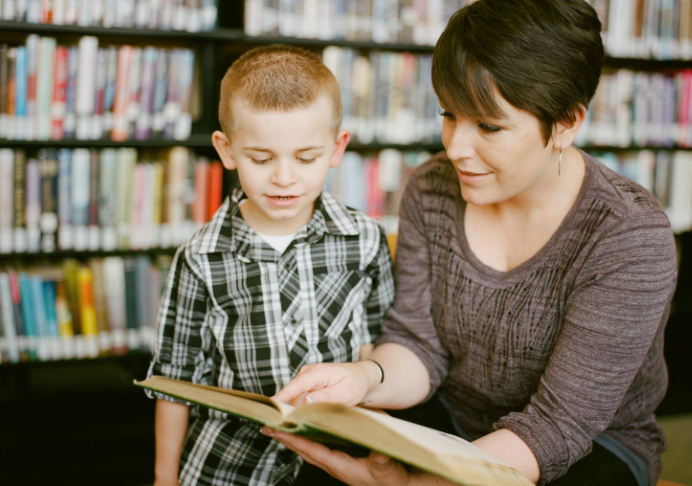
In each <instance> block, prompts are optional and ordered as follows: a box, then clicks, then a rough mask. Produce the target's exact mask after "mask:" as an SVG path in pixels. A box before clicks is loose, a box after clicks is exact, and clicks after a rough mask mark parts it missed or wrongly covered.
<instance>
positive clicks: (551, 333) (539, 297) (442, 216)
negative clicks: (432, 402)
mask: <svg viewBox="0 0 692 486" xmlns="http://www.w3.org/2000/svg"><path fill="white" fill-rule="evenodd" d="M582 155H583V156H584V159H585V161H586V175H585V177H584V182H583V184H582V188H581V190H580V193H579V195H578V197H577V200H576V202H575V204H574V206H573V207H572V209H571V210H570V212H569V213H568V215H567V216H566V217H565V219H564V221H563V222H562V224H561V226H560V227H559V228H558V230H557V232H556V233H555V234H554V235H553V236H552V238H551V239H550V241H549V242H548V243H547V244H546V245H545V246H544V247H543V248H542V249H541V250H540V251H539V252H538V253H537V254H536V255H535V256H533V257H532V258H531V259H529V260H528V261H526V262H524V263H523V264H522V265H520V266H519V267H517V268H514V269H512V270H510V271H508V272H500V271H497V270H494V269H491V268H489V267H487V266H486V265H484V264H483V263H481V262H480V261H479V260H478V259H477V258H476V257H475V256H474V255H473V253H472V252H471V251H470V249H469V246H468V243H467V240H466V237H465V234H464V207H465V203H464V201H463V199H462V198H461V192H460V188H459V179H458V178H457V176H456V174H455V172H454V170H453V167H452V165H451V163H450V162H449V160H448V159H447V158H446V156H445V155H444V153H441V154H438V155H437V156H435V157H433V158H432V159H431V160H430V161H428V162H427V163H425V164H424V165H422V166H421V167H419V168H418V169H417V170H416V171H415V173H414V175H413V176H412V177H411V180H410V182H409V184H408V186H407V188H406V191H405V194H404V197H403V201H402V206H401V214H400V216H401V219H400V226H399V242H398V249H397V296H396V301H395V303H394V306H393V307H392V308H391V309H390V311H389V313H388V314H387V317H386V319H385V322H384V325H383V335H382V337H381V338H380V340H379V343H384V342H395V343H399V344H402V345H404V346H406V347H408V348H410V349H411V350H412V351H413V352H415V353H416V354H417V355H418V356H419V357H420V359H421V360H422V361H423V363H425V365H426V366H427V368H428V371H429V373H430V380H431V384H432V392H435V391H438V389H439V392H440V393H441V394H442V395H443V396H444V397H445V398H446V399H447V401H448V403H450V404H451V405H452V407H453V408H454V411H455V418H456V420H457V421H458V422H459V424H460V425H461V427H462V428H463V429H464V430H465V431H467V432H469V433H470V434H473V435H476V436H481V435H484V434H487V433H489V432H490V431H492V430H493V429H496V428H501V427H504V428H508V429H510V430H512V431H513V432H515V433H516V434H517V435H519V437H521V438H522V439H523V440H524V441H525V442H526V443H527V444H528V445H529V447H530V448H531V449H532V451H533V452H534V454H535V455H536V458H537V459H538V463H539V466H540V469H541V481H540V482H539V484H544V483H546V482H549V481H551V480H553V479H556V478H557V477H559V476H562V475H563V474H565V472H566V471H567V469H568V468H569V467H570V466H571V465H572V464H574V463H575V462H576V461H577V460H579V459H580V458H582V457H584V456H585V455H586V454H588V453H589V452H590V450H591V445H592V442H591V441H592V440H593V438H594V437H595V436H596V435H598V434H599V433H601V432H604V431H605V432H606V433H607V434H609V435H611V436H613V437H614V438H616V439H617V440H619V441H620V442H621V443H622V444H624V445H625V446H626V447H628V448H630V449H631V450H632V451H633V452H635V453H636V454H638V455H639V456H641V457H642V458H643V459H644V460H646V461H647V463H648V464H649V473H650V480H651V484H652V485H653V484H655V482H656V479H657V477H658V475H659V473H660V470H661V463H660V454H661V452H662V451H663V450H664V448H665V440H664V437H663V434H662V432H661V429H660V428H659V426H658V424H657V423H656V421H655V418H654V415H653V412H654V410H655V408H656V406H657V405H658V403H659V402H660V401H661V399H662V397H663V395H664V393H665V390H666V386H667V373H666V368H665V363H664V360H663V328H664V326H665V323H666V320H667V318H668V312H669V306H670V300H671V298H672V295H673V291H674V288H675V280H676V272H677V270H676V256H675V243H674V239H673V234H672V232H671V230H670V225H669V223H668V219H667V218H666V216H665V214H664V213H663V211H662V210H661V208H660V206H659V204H658V203H657V201H656V200H655V198H654V197H653V196H652V195H651V194H650V193H648V192H647V191H645V190H644V189H642V188H641V187H640V186H638V185H637V184H635V183H633V182H631V181H630V180H629V179H626V178H625V177H623V176H621V175H619V174H617V173H615V172H613V171H611V170H609V169H607V168H605V167H604V166H603V165H602V164H600V163H599V162H597V161H596V160H595V159H593V158H591V157H590V156H588V155H586V154H584V153H582Z"/></svg>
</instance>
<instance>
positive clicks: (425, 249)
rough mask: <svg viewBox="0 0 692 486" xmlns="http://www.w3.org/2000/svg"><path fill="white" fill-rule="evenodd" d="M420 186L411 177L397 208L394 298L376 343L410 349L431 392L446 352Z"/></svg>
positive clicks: (445, 365)
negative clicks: (434, 308) (439, 328)
mask: <svg viewBox="0 0 692 486" xmlns="http://www.w3.org/2000/svg"><path fill="white" fill-rule="evenodd" d="M420 192H421V191H420V187H419V186H418V183H417V179H416V178H415V177H412V178H411V179H410V180H409V182H408V184H407V186H406V189H405V191H404V194H403V197H402V202H401V207H400V210H399V235H398V240H397V250H396V261H397V262H398V263H397V264H396V265H395V277H396V279H395V281H396V297H395V300H394V305H393V306H392V307H391V308H390V309H389V312H388V313H387V315H386V316H385V320H384V322H383V324H382V336H381V337H380V339H379V340H378V343H377V344H384V343H397V344H400V345H402V346H404V347H406V348H408V349H410V350H411V351H413V352H414V353H415V354H416V355H417V356H418V357H419V358H420V360H421V361H422V362H423V364H424V365H425V366H426V368H427V369H428V373H429V375H430V394H429V395H428V397H426V400H427V399H428V398H430V396H432V394H433V393H435V391H436V390H437V388H438V387H439V386H440V384H441V383H442V381H444V379H445V377H446V376H447V371H448V359H449V357H448V355H447V352H446V351H445V350H444V348H443V347H442V345H441V343H440V339H439V337H438V334H437V331H436V329H435V324H434V322H433V314H432V309H431V305H432V293H431V287H432V264H431V258H430V247H429V241H428V236H429V235H430V232H431V229H430V228H428V227H426V223H425V219H426V218H425V213H424V209H423V207H422V204H421V194H420Z"/></svg>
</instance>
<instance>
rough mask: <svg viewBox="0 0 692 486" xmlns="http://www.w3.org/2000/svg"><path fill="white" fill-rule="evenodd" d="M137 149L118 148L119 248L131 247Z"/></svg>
mask: <svg viewBox="0 0 692 486" xmlns="http://www.w3.org/2000/svg"><path fill="white" fill-rule="evenodd" d="M136 160H137V151H136V150H135V149H131V148H121V149H118V156H117V166H118V169H117V176H116V182H115V185H116V197H117V200H116V207H115V221H116V231H117V235H118V236H117V240H118V241H117V246H118V248H119V249H129V247H130V234H131V231H130V217H131V214H132V194H133V189H132V178H133V172H134V166H135V162H136Z"/></svg>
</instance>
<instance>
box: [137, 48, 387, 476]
mask: <svg viewBox="0 0 692 486" xmlns="http://www.w3.org/2000/svg"><path fill="white" fill-rule="evenodd" d="M219 121H220V122H221V127H222V129H223V132H220V131H217V132H214V134H213V135H212V140H213V143H214V147H215V148H216V150H217V152H218V153H219V156H220V157H221V160H222V161H223V164H224V166H225V167H226V168H227V169H229V170H232V169H236V170H237V172H238V178H239V179H240V185H241V187H242V190H241V189H236V190H235V191H234V192H233V194H232V195H231V196H230V197H229V198H227V199H226V201H225V202H224V204H223V205H222V206H221V208H220V209H219V210H218V211H217V213H216V214H215V215H214V217H213V218H212V220H211V221H210V222H209V223H208V224H207V225H206V226H205V227H204V228H202V229H201V230H200V231H199V232H197V233H196V234H195V235H194V236H193V237H192V238H191V239H190V240H189V241H187V242H186V243H185V244H183V245H182V246H181V247H180V248H179V250H178V252H177V254H176V256H175V259H174V261H173V265H172V267H171V271H170V276H169V278H168V282H167V288H166V291H165V293H164V297H163V302H162V305H161V310H160V312H159V318H158V330H157V340H156V344H155V349H154V358H153V361H152V364H151V368H150V370H149V375H163V376H168V377H171V378H176V379H182V380H188V381H192V382H195V383H203V384H208V385H215V386H221V387H226V388H234V389H239V390H246V391H250V392H255V393H262V394H264V395H270V396H271V395H274V394H275V393H276V392H278V391H279V390H280V389H281V388H283V387H284V386H285V385H286V384H288V382H289V381H290V380H291V379H292V378H293V377H295V375H296V374H297V373H298V371H299V370H300V368H301V367H302V366H305V365H308V364H312V363H319V362H345V361H354V360H357V359H358V358H359V357H360V353H361V352H366V351H365V350H366V349H367V346H368V345H370V343H371V342H373V341H374V340H375V339H376V337H377V335H378V333H379V325H380V320H381V318H382V317H383V315H384V313H385V311H386V310H387V308H388V307H389V306H390V304H391V303H392V301H393V298H394V284H393V279H392V272H391V259H390V256H389V250H388V248H387V244H386V239H385V235H384V232H383V231H382V229H381V227H380V226H379V225H378V224H377V223H376V222H374V221H373V220H371V219H369V218H368V217H367V216H365V215H363V214H362V213H359V212H356V211H353V210H350V209H347V208H346V207H344V206H342V205H340V204H339V203H338V202H337V201H335V200H334V199H333V198H332V197H331V196H330V195H329V194H327V193H322V187H323V185H324V181H325V179H326V177H327V172H328V170H329V168H330V167H336V166H338V165H339V163H340V161H341V157H342V155H343V153H344V150H345V149H346V145H347V144H348V142H349V139H350V135H349V133H348V131H346V130H339V126H340V124H341V98H340V95H339V87H338V85H337V82H336V79H335V78H334V76H333V75H332V73H331V72H330V71H329V69H328V68H327V67H326V66H324V64H322V62H321V60H320V59H319V58H318V57H317V56H315V55H314V54H311V53H309V52H307V51H304V50H302V49H298V48H295V47H283V46H268V47H260V48H256V49H253V50H251V51H248V52H247V53H245V54H244V55H243V56H242V57H240V58H239V59H238V60H237V61H236V62H235V63H234V64H233V65H232V66H231V68H230V69H229V70H228V72H227V73H226V75H225V77H224V79H223V81H222V85H221V102H220V106H219ZM361 348H363V349H361ZM362 366H363V372H364V373H370V374H378V373H379V370H378V368H377V365H376V364H375V363H372V362H368V361H363V362H362ZM158 398H159V399H158V400H157V405H156V483H155V484H156V485H157V486H159V485H164V484H174V485H177V484H182V485H191V484H199V485H211V484H214V485H276V484H282V485H290V484H292V483H293V481H294V479H295V476H296V474H297V471H298V467H299V464H300V463H299V460H298V458H297V456H296V455H295V454H294V453H293V452H291V451H289V450H287V449H285V448H284V447H283V446H281V445H280V444H278V443H277V442H276V441H272V440H271V439H269V438H267V437H264V436H262V435H260V434H259V429H260V427H259V426H257V425H255V424H252V423H250V422H246V421H244V420H239V419H235V418H230V419H229V418H228V417H227V416H226V415H225V414H223V413H219V412H216V411H212V410H209V409H204V408H200V407H197V406H194V405H193V406H188V404H185V403H183V402H174V401H169V400H170V399H164V397H163V396H158ZM188 422H189V424H188Z"/></svg>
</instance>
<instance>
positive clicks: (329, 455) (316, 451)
mask: <svg viewBox="0 0 692 486" xmlns="http://www.w3.org/2000/svg"><path fill="white" fill-rule="evenodd" d="M262 433H263V434H264V435H269V436H272V437H273V438H274V439H276V440H278V441H279V442H281V443H282V444H283V445H285V446H286V447H288V448H289V449H291V450H292V451H293V452H295V453H297V454H298V455H300V457H302V458H303V459H305V461H307V462H308V463H310V464H313V465H315V466H317V467H319V468H321V469H323V470H325V471H326V472H327V473H328V474H330V475H331V476H333V477H335V478H336V479H338V480H339V481H343V482H344V483H346V484H350V485H351V486H405V485H408V484H409V480H410V478H411V477H410V475H409V473H408V472H407V471H406V469H405V468H404V466H402V465H401V464H400V463H399V462H397V461H395V460H393V459H389V458H388V457H387V456H384V455H382V454H379V453H377V452H371V453H370V456H369V457H363V458H355V457H351V456H349V455H348V454H346V453H345V452H341V451H335V450H332V449H329V448H328V447H326V446H324V445H322V444H320V443H319V442H315V441H312V440H309V439H305V438H303V437H298V436H297V435H292V434H286V433H283V432H278V431H276V430H272V429H270V428H268V427H264V428H263V429H262Z"/></svg>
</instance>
